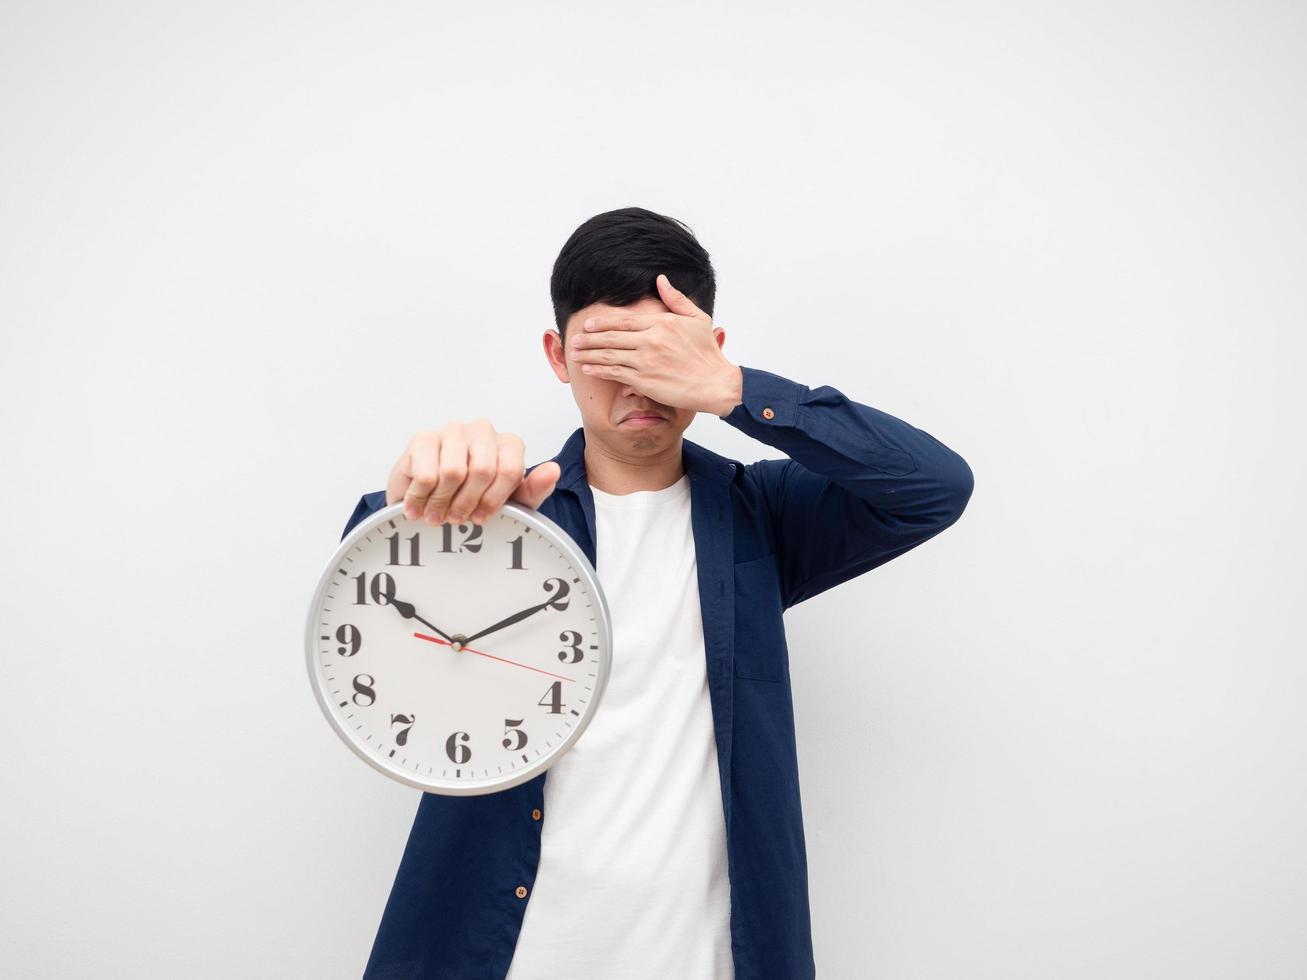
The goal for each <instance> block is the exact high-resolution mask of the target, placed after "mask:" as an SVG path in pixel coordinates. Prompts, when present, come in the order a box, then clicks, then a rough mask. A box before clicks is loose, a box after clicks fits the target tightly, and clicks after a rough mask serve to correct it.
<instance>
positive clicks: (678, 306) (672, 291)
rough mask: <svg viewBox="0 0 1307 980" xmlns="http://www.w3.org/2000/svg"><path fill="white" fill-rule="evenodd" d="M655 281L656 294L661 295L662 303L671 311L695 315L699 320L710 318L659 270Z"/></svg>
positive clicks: (683, 314) (682, 314) (684, 314)
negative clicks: (656, 286)
mask: <svg viewBox="0 0 1307 980" xmlns="http://www.w3.org/2000/svg"><path fill="white" fill-rule="evenodd" d="M655 282H657V283H658V295H659V296H661V297H662V300H663V305H664V306H666V307H667V308H668V309H669V310H671V311H672V312H673V313H679V314H680V315H681V316H692V317H697V318H699V319H700V320H709V319H712V318H711V317H709V316H708V314H707V313H705V312H704V311H703V310H701V309H699V307H697V306H695V305H694V301H693V300H692V299H690V297H688V296H686V295H685V293H683V292H681V291H680V290H679V289H677V288H676V287H675V286H673V285H672V281H671V280H670V279H668V278H667V277H666V276H665V275H663V274H662V273H661V272H660V273H658V278H657V279H656V280H655Z"/></svg>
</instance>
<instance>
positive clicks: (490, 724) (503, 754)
mask: <svg viewBox="0 0 1307 980" xmlns="http://www.w3.org/2000/svg"><path fill="white" fill-rule="evenodd" d="M612 636H613V631H612V623H611V620H610V618H609V612H608V604H607V602H606V600H605V599H604V594H603V591H602V589H601V587H600V585H599V579H598V577H597V576H596V574H595V570H594V567H593V566H592V565H591V564H590V561H589V559H587V558H586V556H585V554H584V552H582V551H581V549H580V548H579V547H578V546H577V545H576V543H575V542H574V541H573V540H572V538H571V537H570V536H569V535H568V534H567V532H565V531H564V530H563V529H562V528H560V527H559V526H558V525H557V524H555V523H554V522H553V521H551V520H549V518H547V517H545V516H544V515H543V514H541V513H539V512H538V511H536V510H532V509H530V508H526V507H523V506H521V505H519V504H515V503H512V502H509V503H505V504H504V505H503V507H502V508H501V509H500V510H499V512H498V513H497V514H496V515H495V516H494V518H493V519H491V520H490V521H488V522H487V523H486V524H484V525H476V524H473V523H471V522H467V523H464V524H448V523H446V524H441V525H438V526H434V527H433V526H432V525H430V524H428V523H426V522H425V521H423V520H421V519H418V520H409V519H408V518H407V517H405V516H404V506H403V504H402V503H395V504H392V505H390V506H388V507H384V508H382V509H381V510H379V511H377V512H376V513H375V514H372V515H371V516H369V517H367V518H365V519H364V520H363V521H361V522H360V523H359V524H358V525H357V526H356V527H355V528H354V529H353V530H351V531H350V533H349V534H348V535H346V536H345V538H344V540H343V541H341V544H340V547H339V548H338V549H337V550H336V553H335V555H333V556H332V558H331V561H329V562H328V563H327V566H326V568H325V570H324V571H323V573H322V576H321V579H320V580H319V582H318V587H317V591H316V593H315V594H314V597H313V603H312V605H311V607H310V609H309V616H308V623H307V628H306V633H305V641H306V648H307V653H308V668H309V677H310V680H311V682H312V686H313V692H314V694H316V695H317V699H318V704H319V705H321V707H322V710H323V713H325V714H326V716H327V720H328V721H329V722H330V723H331V725H332V727H333V728H334V729H335V730H336V732H337V734H339V735H340V737H341V738H342V739H344V741H345V744H346V745H348V746H349V747H350V748H351V749H352V750H353V751H354V752H355V753H356V754H357V755H358V756H359V757H360V758H362V759H363V760H364V761H365V762H367V763H368V764H369V765H371V766H373V767H374V768H375V769H377V770H379V771H380V772H383V773H385V774H386V775H387V776H390V777H391V778H393V779H396V780H398V781H399V782H401V783H404V784H406V785H408V786H412V787H414V788H416V789H420V790H423V791H425V792H431V793H441V794H446V795H451V796H468V795H476V794H481V793H495V792H499V791H501V790H505V789H508V788H509V787H512V786H516V785H518V784H520V783H524V782H526V781H527V780H528V779H531V778H532V777H534V776H536V775H539V774H540V773H541V772H542V771H543V770H545V769H547V768H548V767H549V766H550V765H552V764H553V763H554V762H555V761H556V760H557V759H558V758H559V757H561V756H562V755H563V753H565V752H566V751H567V750H568V749H569V748H571V746H572V745H573V744H574V743H575V742H576V740H577V739H578V738H580V736H581V733H582V732H584V731H585V729H586V726H587V725H588V724H589V723H590V720H591V719H592V718H593V717H594V714H595V710H596V709H597V708H598V707H599V702H600V700H601V698H602V697H603V692H604V687H605V685H606V684H607V682H608V674H609V668H610V664H611V660H612Z"/></svg>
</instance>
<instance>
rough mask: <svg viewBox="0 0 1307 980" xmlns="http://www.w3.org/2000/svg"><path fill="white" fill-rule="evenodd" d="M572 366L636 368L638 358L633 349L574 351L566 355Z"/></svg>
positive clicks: (638, 361) (601, 348)
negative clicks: (593, 365) (600, 365)
mask: <svg viewBox="0 0 1307 980" xmlns="http://www.w3.org/2000/svg"><path fill="white" fill-rule="evenodd" d="M568 358H569V359H570V360H571V362H572V363H573V364H613V365H617V366H619V367H628V368H638V367H639V366H640V357H639V355H638V354H637V353H636V351H635V349H634V348H630V349H626V350H622V349H619V348H616V347H600V348H597V349H595V350H575V349H573V351H572V353H571V354H569V355H568Z"/></svg>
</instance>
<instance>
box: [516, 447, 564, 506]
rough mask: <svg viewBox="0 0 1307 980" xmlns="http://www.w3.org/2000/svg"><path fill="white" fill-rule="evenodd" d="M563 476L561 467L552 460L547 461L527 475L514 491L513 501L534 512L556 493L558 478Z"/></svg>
mask: <svg viewBox="0 0 1307 980" xmlns="http://www.w3.org/2000/svg"><path fill="white" fill-rule="evenodd" d="M562 475H563V471H562V469H561V468H560V467H559V465H558V464H557V463H556V462H554V461H553V460H552V459H547V460H545V461H544V462H543V463H541V464H540V465H539V466H537V467H536V468H535V469H533V470H532V471H531V472H530V473H528V474H527V475H526V479H524V480H523V481H522V483H521V485H520V486H518V488H517V489H516V490H514V491H513V497H512V499H513V500H515V501H516V502H517V503H519V504H522V505H523V506H525V507H530V508H532V509H533V510H534V509H536V508H538V507H539V506H540V505H541V503H543V502H544V500H545V498H546V497H548V496H549V495H550V494H551V493H553V492H554V487H555V485H557V483H558V478H559V477H560V476H562Z"/></svg>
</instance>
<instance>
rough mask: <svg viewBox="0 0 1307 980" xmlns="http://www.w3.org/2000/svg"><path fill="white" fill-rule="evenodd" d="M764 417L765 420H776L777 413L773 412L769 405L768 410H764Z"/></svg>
mask: <svg viewBox="0 0 1307 980" xmlns="http://www.w3.org/2000/svg"><path fill="white" fill-rule="evenodd" d="M762 417H763V418H765V419H774V418H775V417H776V413H775V412H773V411H772V410H771V406H770V405H768V406H767V407H766V408H764V409H763V410H762Z"/></svg>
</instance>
